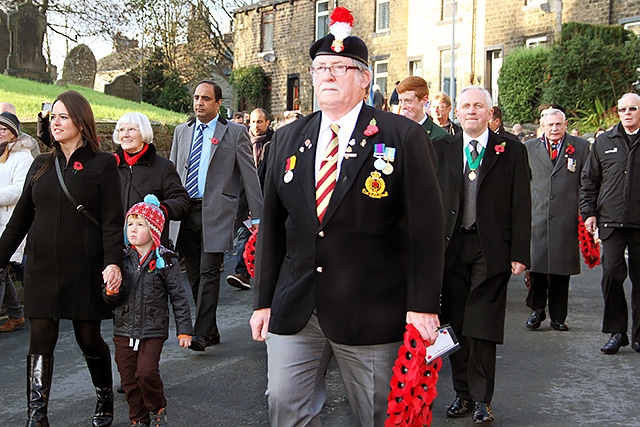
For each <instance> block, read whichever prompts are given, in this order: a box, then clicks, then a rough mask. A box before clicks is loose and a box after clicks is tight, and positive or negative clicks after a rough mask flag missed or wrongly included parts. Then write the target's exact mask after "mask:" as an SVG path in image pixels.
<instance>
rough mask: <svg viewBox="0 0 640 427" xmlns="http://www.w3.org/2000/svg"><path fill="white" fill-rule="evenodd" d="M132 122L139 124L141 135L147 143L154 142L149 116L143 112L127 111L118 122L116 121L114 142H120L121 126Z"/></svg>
mask: <svg viewBox="0 0 640 427" xmlns="http://www.w3.org/2000/svg"><path fill="white" fill-rule="evenodd" d="M125 123H130V124H132V125H135V126H138V128H139V129H140V136H141V137H142V141H143V142H146V143H147V144H151V143H152V142H153V129H152V128H151V123H149V118H148V117H147V116H145V115H144V114H142V113H136V112H131V113H125V114H123V115H122V117H120V118H119V119H118V123H116V128H115V129H114V131H113V142H114V143H116V144H120V132H118V129H120V126H121V125H123V124H125Z"/></svg>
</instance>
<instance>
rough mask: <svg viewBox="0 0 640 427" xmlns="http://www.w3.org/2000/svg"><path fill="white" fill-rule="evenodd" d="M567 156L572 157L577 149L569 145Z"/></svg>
mask: <svg viewBox="0 0 640 427" xmlns="http://www.w3.org/2000/svg"><path fill="white" fill-rule="evenodd" d="M566 151H567V154H568V155H572V154H573V153H575V152H576V149H575V148H574V147H573V145H567V150H566Z"/></svg>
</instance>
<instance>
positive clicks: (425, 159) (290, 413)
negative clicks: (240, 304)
mask: <svg viewBox="0 0 640 427" xmlns="http://www.w3.org/2000/svg"><path fill="white" fill-rule="evenodd" d="M338 10H343V11H344V8H339V9H338ZM310 56H311V58H312V59H313V66H312V67H311V68H310V72H311V74H312V76H313V83H314V88H315V93H316V96H317V99H318V103H319V105H320V108H321V111H317V112H315V113H314V114H311V115H309V116H306V117H303V118H300V119H298V120H297V121H295V122H293V123H291V124H289V125H287V126H285V127H283V128H281V129H279V130H277V131H276V133H275V136H274V139H273V141H272V142H271V151H270V154H269V159H268V162H269V165H268V167H267V176H266V182H265V185H264V196H265V203H264V209H263V215H262V218H261V224H260V234H259V238H258V249H257V260H256V270H257V274H256V282H255V286H254V310H255V311H254V313H253V316H252V318H251V327H252V332H253V337H254V339H256V340H258V341H264V340H265V339H266V343H267V352H268V386H267V396H268V399H269V417H270V420H271V424H272V425H273V426H278V427H282V426H300V425H305V426H308V425H311V426H319V425H321V420H320V417H319V413H320V411H321V409H322V405H323V404H324V401H325V399H326V393H325V385H324V373H325V369H326V367H327V364H328V363H329V360H330V359H331V358H332V357H335V359H336V361H337V363H338V366H339V367H340V374H341V376H342V379H343V382H344V384H345V389H346V392H347V397H348V399H349V403H350V405H351V408H352V411H353V413H354V420H355V423H356V425H359V426H362V427H374V426H375V427H381V426H383V425H384V421H385V419H386V418H387V416H386V410H387V396H388V393H389V381H390V379H391V375H392V371H391V368H392V366H393V364H394V361H395V359H396V357H397V352H398V347H399V345H400V341H401V340H402V336H403V333H404V330H405V326H406V324H407V322H409V323H412V324H413V325H414V326H415V327H416V328H417V329H418V331H419V332H420V334H421V336H422V337H423V338H424V339H426V340H428V341H429V342H433V341H434V340H435V338H436V336H437V327H438V326H439V323H438V316H437V313H438V312H439V310H440V302H439V297H440V288H441V282H442V269H443V262H444V232H443V226H444V220H443V214H442V205H441V200H440V191H439V189H438V185H437V180H436V174H435V166H434V155H433V148H432V146H431V143H430V141H429V137H428V135H427V133H426V132H425V131H424V130H423V129H422V128H421V127H420V126H419V125H418V124H417V123H415V122H412V121H411V120H409V119H407V118H405V117H401V116H398V115H395V114H391V113H386V112H384V111H381V110H378V109H374V108H371V107H369V106H367V105H365V104H364V102H363V99H364V98H365V97H366V96H367V94H368V90H369V85H370V82H371V71H370V70H369V67H368V66H367V62H368V51H367V47H366V45H365V43H364V42H363V41H362V40H361V39H359V38H357V37H354V36H347V37H344V38H340V39H338V38H337V36H335V35H334V34H333V33H331V34H329V35H327V36H325V37H324V38H322V39H319V40H318V41H316V42H315V43H314V44H313V45H312V46H311V49H310Z"/></svg>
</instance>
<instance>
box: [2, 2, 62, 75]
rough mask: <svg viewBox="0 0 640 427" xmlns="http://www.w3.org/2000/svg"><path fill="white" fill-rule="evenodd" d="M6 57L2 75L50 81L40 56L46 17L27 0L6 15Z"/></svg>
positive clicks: (45, 65)
mask: <svg viewBox="0 0 640 427" xmlns="http://www.w3.org/2000/svg"><path fill="white" fill-rule="evenodd" d="M8 23H9V32H10V35H11V37H10V38H9V40H10V43H9V57H8V58H7V69H6V70H5V72H4V73H5V74H8V75H10V76H15V77H22V78H26V79H31V80H38V81H41V82H47V83H51V76H50V75H49V73H48V72H47V62H46V61H45V59H44V56H43V55H42V40H43V37H44V33H45V31H46V29H47V18H46V17H45V16H44V15H43V14H42V13H41V12H40V10H39V9H38V8H37V7H36V6H35V5H34V4H33V3H32V2H31V0H27V1H26V2H24V3H22V4H21V5H20V6H18V10H17V11H16V12H12V13H10V14H9V19H8Z"/></svg>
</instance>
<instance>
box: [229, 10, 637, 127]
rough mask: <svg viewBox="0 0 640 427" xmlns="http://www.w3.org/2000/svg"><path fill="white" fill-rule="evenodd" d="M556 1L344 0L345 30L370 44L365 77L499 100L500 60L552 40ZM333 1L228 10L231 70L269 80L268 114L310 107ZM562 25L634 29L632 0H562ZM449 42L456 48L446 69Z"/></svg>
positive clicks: (387, 84) (386, 89) (387, 90)
mask: <svg viewBox="0 0 640 427" xmlns="http://www.w3.org/2000/svg"><path fill="white" fill-rule="evenodd" d="M557 1H558V0H394V1H393V2H391V1H390V0H343V1H340V2H339V5H340V6H344V7H346V8H348V9H350V10H351V11H352V12H353V15H354V17H355V24H354V29H353V34H355V35H358V36H359V37H361V38H362V39H363V40H364V41H365V42H366V43H367V46H368V47H369V65H370V66H371V70H372V72H373V80H374V81H373V82H374V83H377V84H379V85H380V87H381V89H382V91H383V93H384V94H385V96H386V97H388V96H390V94H391V91H392V90H393V83H394V82H395V81H397V80H402V79H403V78H405V77H407V76H409V75H417V76H420V77H423V78H424V79H425V80H426V81H427V82H428V83H429V86H430V88H431V90H432V91H435V90H443V91H445V92H447V93H450V91H451V90H453V91H454V96H453V98H454V99H455V94H456V93H458V92H459V91H460V89H461V88H462V87H464V86H467V85H470V84H476V85H480V86H483V87H485V88H487V89H488V90H490V91H491V92H492V94H493V95H494V99H497V94H498V87H497V79H498V73H499V71H500V67H501V66H502V60H503V58H504V56H505V55H507V54H508V53H509V52H510V51H512V50H513V49H515V48H516V47H520V46H535V45H538V44H544V43H549V44H551V43H553V41H554V34H555V30H556V16H557V12H555V10H556V6H555V4H556V2H557ZM335 3H336V1H335V0H263V1H259V2H256V3H253V4H250V5H247V6H244V7H241V8H239V9H236V10H235V11H234V15H235V29H234V40H235V52H234V55H235V57H234V68H237V67H245V66H251V65H260V66H261V67H262V68H263V69H264V70H265V72H266V74H267V76H268V77H269V79H270V81H271V84H270V88H269V94H268V96H267V97H266V101H265V105H264V107H265V108H266V109H267V110H269V111H271V113H272V114H273V115H274V116H276V117H279V116H282V113H283V111H285V110H291V109H297V108H299V109H300V110H302V111H303V112H304V113H309V112H311V111H313V110H314V109H315V108H314V106H315V104H314V97H313V87H312V80H311V76H310V75H309V73H308V72H307V67H308V66H309V65H310V63H311V60H310V58H309V56H308V49H309V46H310V45H311V44H312V43H313V41H314V40H316V39H318V38H319V37H322V36H324V35H325V34H326V32H327V31H328V16H329V14H330V13H331V11H332V10H333V9H334V7H335ZM562 6H563V7H562V14H561V18H562V22H565V23H566V22H572V21H578V22H585V23H590V24H603V25H623V26H625V27H626V28H628V29H631V30H634V31H636V32H638V33H640V0H564V1H562ZM452 45H453V52H454V58H453V59H454V61H453V70H454V71H453V74H454V77H455V78H454V80H453V81H452V79H451V74H452Z"/></svg>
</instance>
